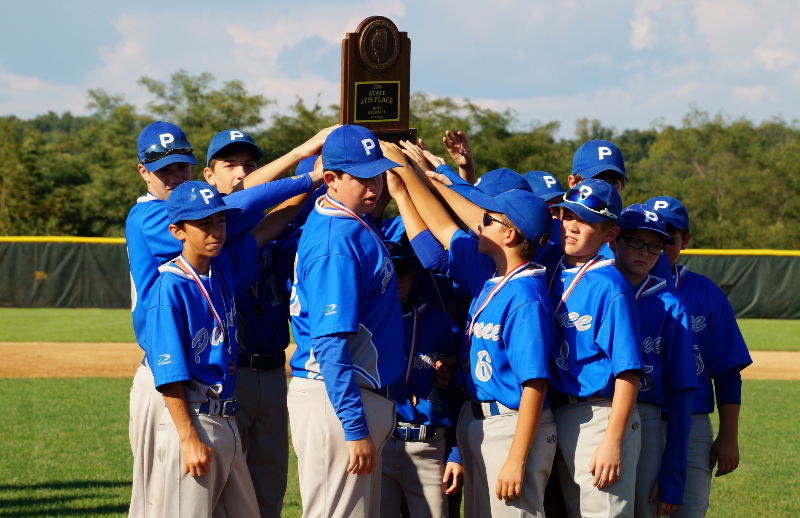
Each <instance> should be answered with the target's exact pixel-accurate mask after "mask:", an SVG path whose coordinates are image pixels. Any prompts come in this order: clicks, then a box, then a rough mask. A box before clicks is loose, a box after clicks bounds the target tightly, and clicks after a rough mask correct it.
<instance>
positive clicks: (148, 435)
mask: <svg viewBox="0 0 800 518" xmlns="http://www.w3.org/2000/svg"><path fill="white" fill-rule="evenodd" d="M330 130H331V129H330V128H329V129H326V130H323V131H321V132H320V133H318V134H317V135H315V137H313V138H312V139H310V140H309V141H307V142H306V143H305V144H303V145H302V146H300V147H298V148H296V149H295V150H293V151H292V152H291V153H289V154H287V155H285V156H284V157H281V158H279V159H278V160H276V161H274V162H272V163H270V164H267V165H266V166H264V167H262V168H261V169H260V170H259V171H258V172H256V173H254V174H253V175H250V178H249V179H248V180H246V181H242V182H240V184H239V188H240V190H241V187H253V188H249V189H246V190H244V191H242V192H238V193H236V194H235V195H231V196H229V197H228V200H227V202H228V205H229V206H232V207H236V208H240V209H243V212H241V213H238V214H235V215H231V217H229V221H228V226H227V228H228V236H229V237H230V238H235V237H237V236H241V235H243V234H245V233H247V232H248V231H249V230H250V229H252V228H253V226H254V225H255V223H256V220H257V217H258V215H259V214H261V213H262V212H263V211H264V210H265V209H267V208H269V207H271V206H272V205H275V204H277V203H280V202H281V201H283V200H286V199H288V198H291V197H293V196H296V195H299V194H302V193H305V192H308V191H310V190H311V188H312V186H313V185H312V180H311V178H309V177H308V176H302V177H300V178H299V179H297V180H292V179H286V180H281V181H276V182H270V183H266V184H265V183H264V182H269V181H270V180H274V179H276V178H278V177H279V176H280V175H282V174H283V173H284V172H285V171H286V169H288V168H289V167H291V166H292V165H294V163H296V161H298V160H300V158H302V156H303V155H305V154H306V153H308V154H309V155H310V154H313V153H314V152H315V151H316V150H317V149H318V148H319V147H320V146H321V145H322V143H323V142H324V141H325V137H326V136H327V134H328V133H329V132H330ZM137 147H138V158H139V165H138V170H139V174H140V175H141V176H142V179H143V180H144V181H145V183H146V184H147V194H146V195H144V196H141V197H140V198H139V199H138V200H137V203H136V205H134V206H133V208H132V209H131V211H130V213H129V214H128V219H127V221H126V223H125V241H126V245H127V249H128V259H129V263H130V274H131V298H132V307H131V312H132V317H133V329H134V333H135V334H136V341H137V342H138V344H139V346H140V347H142V349H143V350H146V346H147V340H146V315H147V308H148V306H149V301H150V293H151V290H152V288H153V285H154V284H155V281H156V279H157V278H158V267H159V265H161V264H162V263H165V262H167V261H170V260H172V259H174V258H175V257H177V256H178V255H179V254H180V253H181V245H180V242H179V241H177V240H175V239H174V238H173V237H172V235H171V234H170V233H169V228H168V227H169V215H168V211H167V204H166V201H167V198H168V197H169V195H170V194H171V193H172V191H173V190H174V189H176V188H177V187H178V186H179V185H181V184H182V183H184V182H186V181H188V180H189V179H190V178H191V166H192V165H195V164H196V163H197V161H196V160H195V158H194V155H193V154H192V147H191V144H190V143H189V142H188V141H187V139H186V135H185V134H184V133H183V131H182V130H181V129H180V128H179V127H178V126H176V125H174V124H171V123H168V122H161V121H156V122H154V123H152V124H150V125H148V126H146V127H145V128H144V129H143V130H142V131H141V133H140V134H139V138H138V140H137ZM260 184H263V185H260ZM150 368H151V365H149V364H148V363H147V359H146V358H145V359H143V360H142V365H141V366H140V367H139V369H138V370H137V371H136V375H135V377H134V379H133V386H132V387H131V398H130V424H129V435H130V442H131V450H132V451H133V488H132V492H131V505H130V510H129V515H130V516H132V517H143V516H161V514H162V509H161V505H162V502H163V494H160V493H159V491H158V489H157V488H158V487H159V486H160V484H161V483H162V481H160V480H159V479H158V476H157V472H156V473H155V474H156V476H155V477H152V475H153V474H154V448H155V436H156V428H157V426H158V423H159V420H160V418H161V413H162V411H163V409H164V400H163V398H162V397H161V394H160V393H159V392H158V391H157V390H156V389H155V385H154V382H153V375H152V372H151V370H150ZM151 478H152V480H151ZM154 488H155V489H154Z"/></svg>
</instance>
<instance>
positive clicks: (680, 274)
mask: <svg viewBox="0 0 800 518" xmlns="http://www.w3.org/2000/svg"><path fill="white" fill-rule="evenodd" d="M684 273H686V266H685V265H682V264H681V265H678V266H676V267H675V291H678V288H680V286H681V277H683V274H684Z"/></svg>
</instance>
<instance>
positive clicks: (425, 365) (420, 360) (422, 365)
mask: <svg viewBox="0 0 800 518" xmlns="http://www.w3.org/2000/svg"><path fill="white" fill-rule="evenodd" d="M443 358H444V354H440V353H433V354H418V355H417V357H416V358H415V359H414V368H415V369H432V368H433V367H434V366H435V365H436V362H437V361H439V360H441V359H443Z"/></svg>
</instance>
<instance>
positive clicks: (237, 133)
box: [231, 130, 244, 140]
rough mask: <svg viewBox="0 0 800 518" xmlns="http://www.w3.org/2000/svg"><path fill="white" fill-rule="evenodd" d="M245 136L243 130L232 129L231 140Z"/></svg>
mask: <svg viewBox="0 0 800 518" xmlns="http://www.w3.org/2000/svg"><path fill="white" fill-rule="evenodd" d="M242 137H244V133H242V132H241V131H236V130H232V131H231V140H236V139H237V138H242Z"/></svg>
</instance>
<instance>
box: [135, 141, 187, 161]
mask: <svg viewBox="0 0 800 518" xmlns="http://www.w3.org/2000/svg"><path fill="white" fill-rule="evenodd" d="M192 151H193V150H192V145H191V144H190V143H188V142H187V141H185V140H175V141H173V142H170V143H169V144H167V145H166V146H162V145H161V144H153V145H152V146H150V147H149V148H147V149H145V150H144V159H143V160H142V163H143V164H147V163H150V162H155V161H156V160H158V159H159V158H164V157H165V156H167V155H188V154H189V153H191V152H192Z"/></svg>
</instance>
